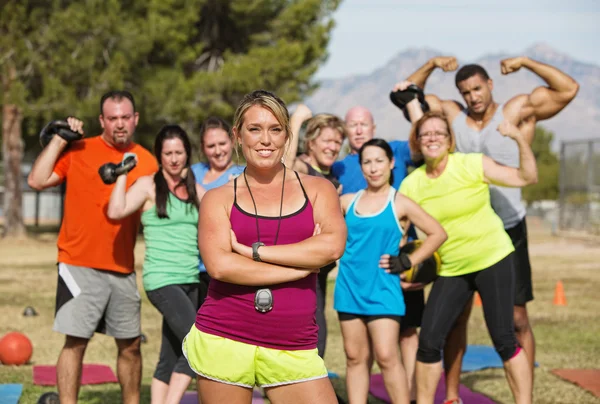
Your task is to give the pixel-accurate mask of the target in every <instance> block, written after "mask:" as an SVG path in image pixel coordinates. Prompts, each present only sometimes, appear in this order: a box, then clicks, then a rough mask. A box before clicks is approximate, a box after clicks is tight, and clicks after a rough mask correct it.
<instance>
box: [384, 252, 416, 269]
mask: <svg viewBox="0 0 600 404" xmlns="http://www.w3.org/2000/svg"><path fill="white" fill-rule="evenodd" d="M411 268H412V263H411V262H410V258H409V257H408V254H406V253H402V252H401V253H400V255H398V256H392V257H390V268H389V270H390V273H391V274H401V273H402V272H404V271H408V270H409V269H411Z"/></svg>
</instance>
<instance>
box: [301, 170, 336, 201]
mask: <svg viewBox="0 0 600 404" xmlns="http://www.w3.org/2000/svg"><path fill="white" fill-rule="evenodd" d="M297 173H298V176H299V177H300V181H302V185H303V186H304V189H305V190H306V192H307V193H308V194H309V195H313V194H314V195H316V194H317V193H323V192H328V191H330V190H333V192H334V193H335V192H336V190H335V188H334V187H333V184H332V183H331V182H330V181H329V180H328V179H326V178H323V177H317V176H314V175H308V174H304V173H302V172H298V171H297Z"/></svg>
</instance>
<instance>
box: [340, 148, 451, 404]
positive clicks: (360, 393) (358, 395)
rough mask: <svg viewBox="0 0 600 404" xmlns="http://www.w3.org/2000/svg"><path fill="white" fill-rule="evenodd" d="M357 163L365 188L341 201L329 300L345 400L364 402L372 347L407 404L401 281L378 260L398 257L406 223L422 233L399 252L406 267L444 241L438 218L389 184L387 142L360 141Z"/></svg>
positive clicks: (394, 392)
mask: <svg viewBox="0 0 600 404" xmlns="http://www.w3.org/2000/svg"><path fill="white" fill-rule="evenodd" d="M359 162H360V164H361V169H362V172H363V175H364V176H365V178H366V180H367V188H366V189H364V190H361V191H359V192H358V193H356V194H346V195H343V196H342V197H341V198H340V201H341V204H342V210H343V211H344V213H345V215H346V225H347V227H348V238H347V241H346V250H345V252H344V255H343V256H342V258H341V260H340V266H339V273H338V276H337V279H336V285H335V291H334V297H333V302H334V304H333V307H334V309H335V310H337V311H338V316H339V319H340V324H341V329H342V337H343V340H344V350H345V352H346V387H347V391H348V398H349V401H350V402H357V403H361V402H362V403H364V402H366V401H367V395H368V392H369V373H370V365H371V363H372V360H371V357H370V356H371V355H370V353H371V347H370V342H369V341H371V343H372V345H373V347H372V350H373V352H374V354H375V360H376V361H377V363H378V365H379V367H380V368H381V372H382V374H383V380H384V383H385V387H386V390H387V392H388V394H389V396H390V398H391V400H392V403H407V404H408V402H409V391H408V380H407V377H406V373H405V370H404V367H403V365H402V362H401V361H400V358H399V355H398V338H399V334H400V318H401V316H403V315H404V313H405V305H404V298H403V295H402V289H401V287H400V279H399V277H398V275H397V274H392V273H389V271H385V270H384V269H382V268H381V267H380V266H379V264H380V259H381V258H382V256H383V255H390V256H398V255H399V252H400V251H399V249H400V248H399V247H400V242H401V241H402V239H403V234H404V232H403V230H402V229H403V228H406V227H407V226H406V222H407V221H410V222H412V223H414V224H415V226H417V227H418V228H419V229H421V230H422V231H423V232H424V233H425V234H427V238H426V240H425V241H424V242H423V245H422V246H421V248H419V249H417V250H415V251H414V252H413V253H412V254H410V255H404V254H403V255H404V257H403V258H404V261H405V262H406V266H407V267H408V268H410V267H411V266H413V265H418V264H419V263H421V262H422V261H423V260H425V259H426V258H427V257H429V256H431V255H432V254H433V253H434V251H436V250H437V249H438V247H439V246H440V245H441V244H442V243H443V242H444V241H445V240H446V233H445V232H444V229H443V228H442V226H440V224H439V223H438V222H437V221H435V219H433V218H432V217H431V216H429V215H428V214H427V213H426V212H425V211H424V210H423V209H421V208H420V207H419V206H418V205H417V204H416V203H414V202H412V201H411V200H410V199H408V198H407V197H405V196H403V195H401V194H399V193H397V192H396V189H394V188H393V187H392V186H391V185H390V184H392V183H393V178H392V168H393V167H394V158H393V153H392V149H391V148H390V146H389V145H388V144H387V142H385V141H384V140H381V139H372V140H370V141H368V142H367V143H365V144H364V145H363V146H362V147H361V149H360V151H359ZM401 222H405V223H404V226H401V224H400V223H401ZM408 268H407V269H408Z"/></svg>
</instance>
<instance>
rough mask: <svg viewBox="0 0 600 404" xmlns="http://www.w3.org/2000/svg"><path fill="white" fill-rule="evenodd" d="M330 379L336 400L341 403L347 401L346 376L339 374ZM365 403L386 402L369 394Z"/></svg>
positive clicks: (380, 403) (377, 403) (384, 403)
mask: <svg viewBox="0 0 600 404" xmlns="http://www.w3.org/2000/svg"><path fill="white" fill-rule="evenodd" d="M330 380H331V384H332V385H333V389H334V390H335V394H336V395H337V397H338V402H339V403H343V404H345V403H347V402H348V393H347V392H346V378H345V377H341V376H340V377H336V378H335V379H330ZM367 404H386V402H385V401H381V400H379V399H377V398H375V397H373V396H372V395H370V394H369V397H368V400H367Z"/></svg>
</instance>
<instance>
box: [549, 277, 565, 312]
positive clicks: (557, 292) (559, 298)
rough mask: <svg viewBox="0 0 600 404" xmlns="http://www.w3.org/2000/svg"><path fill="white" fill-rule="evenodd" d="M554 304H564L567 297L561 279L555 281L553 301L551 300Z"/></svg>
mask: <svg viewBox="0 0 600 404" xmlns="http://www.w3.org/2000/svg"><path fill="white" fill-rule="evenodd" d="M552 303H553V304H554V305H555V306H566V305H567V298H566V297H565V288H564V287H563V283H562V281H558V282H556V287H555V288H554V301H553V302H552Z"/></svg>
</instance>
